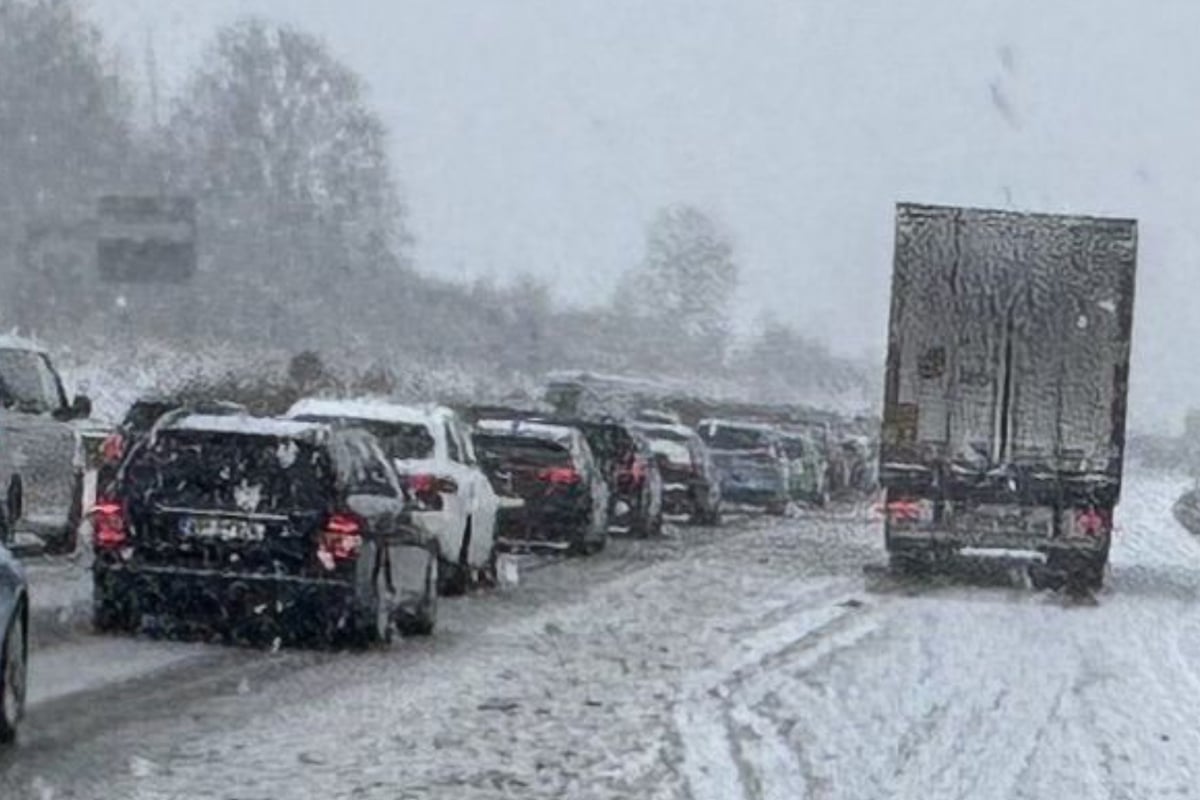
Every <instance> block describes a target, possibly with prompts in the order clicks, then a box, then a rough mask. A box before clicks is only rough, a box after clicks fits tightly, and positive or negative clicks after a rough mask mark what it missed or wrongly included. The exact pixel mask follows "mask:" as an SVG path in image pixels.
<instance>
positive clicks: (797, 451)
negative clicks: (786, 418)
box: [782, 431, 829, 507]
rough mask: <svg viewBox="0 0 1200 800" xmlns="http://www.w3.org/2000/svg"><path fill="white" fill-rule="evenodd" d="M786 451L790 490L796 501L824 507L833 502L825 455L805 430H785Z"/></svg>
mask: <svg viewBox="0 0 1200 800" xmlns="http://www.w3.org/2000/svg"><path fill="white" fill-rule="evenodd" d="M782 441H783V451H784V453H785V454H786V455H787V458H788V463H789V470H788V472H789V476H790V477H789V480H788V490H789V492H790V494H791V496H792V499H793V500H797V501H800V502H805V503H811V504H812V505H815V506H819V507H824V506H825V504H826V503H828V502H829V485H828V481H827V473H828V469H827V465H826V463H825V456H824V455H823V454H822V453H821V449H820V448H819V447H817V444H816V442H814V441H813V439H812V438H811V437H809V436H808V435H807V434H804V433H798V432H791V431H785V432H784V433H783V438H782Z"/></svg>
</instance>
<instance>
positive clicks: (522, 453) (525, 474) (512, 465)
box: [474, 434, 581, 500]
mask: <svg viewBox="0 0 1200 800" xmlns="http://www.w3.org/2000/svg"><path fill="white" fill-rule="evenodd" d="M474 441H475V448H476V450H477V451H478V452H479V453H480V454H481V455H482V456H483V457H484V460H485V461H486V462H487V463H488V468H487V472H488V478H489V479H490V480H492V482H493V485H495V487H496V490H497V491H498V492H500V493H501V494H506V495H510V496H516V497H521V498H524V499H526V500H533V499H537V498H540V497H545V496H546V495H549V494H562V493H563V491H564V490H565V489H573V488H577V487H578V486H580V485H581V484H578V483H576V484H570V485H568V484H559V483H555V482H553V481H551V480H550V479H549V476H550V475H551V474H553V472H552V471H554V470H559V471H565V470H574V469H576V466H575V462H574V459H572V457H571V452H570V451H569V450H567V448H565V447H564V446H562V445H561V444H558V443H557V442H552V441H549V440H546V439H537V438H534V437H531V436H504V435H496V434H476V435H475V440H474Z"/></svg>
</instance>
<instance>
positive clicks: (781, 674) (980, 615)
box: [0, 475, 1200, 800]
mask: <svg viewBox="0 0 1200 800" xmlns="http://www.w3.org/2000/svg"><path fill="white" fill-rule="evenodd" d="M1181 489H1182V484H1181V482H1179V481H1172V480H1169V479H1163V478H1151V477H1147V476H1136V475H1135V476H1134V477H1133V478H1131V480H1130V481H1129V484H1128V486H1127V490H1126V494H1125V500H1124V503H1123V505H1122V507H1121V510H1120V514H1119V518H1118V525H1119V532H1118V538H1117V540H1116V543H1115V545H1114V551H1113V569H1112V575H1111V577H1110V580H1109V588H1107V589H1106V590H1105V591H1104V592H1103V593H1101V595H1100V596H1099V598H1098V600H1099V602H1098V604H1097V605H1095V606H1085V605H1070V604H1065V603H1063V602H1062V601H1060V600H1059V599H1058V598H1057V597H1055V596H1053V595H1049V594H1045V593H1035V592H1032V591H1031V590H1030V589H1029V588H1027V586H1025V585H1024V584H1023V582H1021V581H1020V580H1013V579H1012V578H1010V573H1012V572H1013V571H1010V570H1008V569H1006V568H1005V567H1004V566H999V567H997V568H995V569H986V568H984V569H981V570H978V571H976V572H974V573H973V575H972V577H970V578H966V579H948V580H941V581H937V582H935V583H934V584H930V585H919V586H917V585H896V584H894V583H892V582H890V581H888V580H886V579H883V578H880V577H877V576H876V575H875V573H874V572H873V571H868V572H867V573H866V574H864V566H869V565H872V564H875V565H878V564H880V563H882V561H883V552H882V548H881V544H880V539H881V535H880V532H879V530H878V529H877V526H876V525H875V524H874V523H869V522H866V521H863V520H862V519H861V518H859V519H856V518H854V517H853V516H851V515H846V514H842V515H820V516H819V515H811V514H803V515H801V516H799V517H797V518H795V519H790V520H768V519H760V518H737V519H731V520H730V521H729V522H728V524H727V525H725V526H724V527H722V528H720V529H717V530H703V529H687V528H671V529H670V530H669V538H668V539H667V540H665V541H660V542H632V541H615V542H614V543H613V545H612V546H611V548H610V550H609V551H607V552H606V553H604V554H603V555H601V556H599V557H596V558H594V559H580V560H568V561H562V562H558V563H554V564H552V565H549V566H547V567H545V568H543V569H538V570H536V571H531V572H528V573H526V574H525V575H523V580H522V585H521V586H520V587H519V588H517V589H515V590H512V591H504V592H491V593H481V594H476V595H472V596H470V597H466V598H462V599H459V600H455V601H450V602H447V603H446V604H445V606H444V608H443V614H442V620H441V625H442V628H441V630H440V631H439V632H438V634H437V635H436V636H435V637H434V638H433V639H432V640H430V641H406V642H403V643H400V644H398V645H396V646H395V647H393V648H392V649H391V650H390V651H387V652H375V653H368V654H358V655H354V654H331V653H301V652H297V653H286V652H285V653H278V654H260V653H254V652H248V651H241V650H232V649H222V648H203V647H201V648H196V647H194V646H176V645H171V644H163V643H151V642H142V641H138V642H120V641H117V642H115V643H114V642H113V641H111V640H96V639H92V638H90V637H85V638H83V639H80V640H77V641H69V642H67V643H63V644H57V645H54V646H52V647H48V648H43V649H42V650H41V651H39V653H38V654H37V656H36V658H35V662H34V668H35V674H34V675H33V676H32V678H33V680H34V681H35V689H34V691H35V694H37V700H36V702H35V704H34V707H33V709H32V711H31V715H30V719H29V725H28V728H27V731H26V736H25V740H24V742H23V743H22V745H21V746H20V747H18V748H17V749H16V750H15V751H14V752H12V753H9V754H6V755H4V756H0V797H3V798H9V797H23V796H29V797H34V798H43V797H44V798H56V799H57V798H66V797H80V798H84V797H86V798H120V797H137V798H176V797H189V798H190V797H212V798H234V797H236V798H304V797H314V798H329V797H364V798H375V797H378V798H408V797H412V798H416V797H422V798H426V797H429V798H440V797H448V798H483V797H545V798H550V797H569V798H592V797H596V798H600V797H605V798H607V797H612V798H617V797H639V798H640V797H662V798H683V797H695V798H738V797H747V798H802V797H822V798H876V797H897V798H900V797H905V798H907V797H916V796H922V797H934V798H942V797H954V798H959V797H962V798H987V797H1004V798H1013V797H1022V798H1023V797H1030V798H1040V797H1050V796H1059V797H1089V798H1091V797H1128V798H1137V799H1138V800H1141V799H1142V798H1153V797H1192V796H1195V797H1200V723H1198V722H1196V720H1198V719H1200V606H1198V605H1197V598H1198V596H1200V545H1198V544H1197V542H1196V541H1195V540H1194V539H1193V538H1192V537H1191V536H1190V535H1188V534H1187V533H1185V532H1184V531H1182V530H1181V529H1180V528H1179V527H1178V526H1177V524H1176V523H1175V522H1174V520H1173V519H1172V517H1171V513H1170V507H1171V503H1172V502H1173V501H1174V499H1175V497H1176V496H1177V495H1178V493H1179V491H1180V490H1181ZM72 664H74V665H75V669H74V671H72V670H71V665H72ZM39 667H42V668H43V669H44V671H43V672H38V671H37V670H38V668H39ZM47 676H49V677H47ZM39 680H54V681H55V682H56V684H57V687H58V688H45V687H42V688H39V687H38V686H37V683H36V682H37V681H39ZM63 687H65V688H63Z"/></svg>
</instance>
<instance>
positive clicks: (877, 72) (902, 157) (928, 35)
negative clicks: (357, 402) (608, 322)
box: [90, 0, 1200, 425]
mask: <svg viewBox="0 0 1200 800" xmlns="http://www.w3.org/2000/svg"><path fill="white" fill-rule="evenodd" d="M90 5H91V6H92V8H93V16H94V18H95V19H96V21H97V22H98V23H99V24H100V25H101V27H102V29H103V30H104V31H105V33H106V34H107V36H108V38H109V41H110V42H111V43H112V44H113V46H114V47H115V48H118V49H119V50H120V51H121V52H122V58H123V60H124V61H125V62H126V64H127V67H128V69H129V71H130V72H131V74H133V75H135V76H136V77H137V78H138V79H141V78H143V77H144V75H145V70H144V64H143V54H144V51H145V41H146V37H147V34H148V33H152V35H153V37H154V41H155V43H156V49H157V54H158V60H159V64H160V69H161V72H162V74H163V75H164V80H165V82H166V84H167V86H168V88H170V87H174V86H178V84H179V83H180V80H181V78H182V76H184V75H186V72H187V70H188V69H189V68H190V67H192V66H194V65H195V64H196V63H197V62H198V60H199V58H200V57H201V55H202V53H203V47H204V46H205V45H206V43H207V41H208V40H209V38H210V37H211V34H212V33H213V31H214V30H215V28H216V27H217V26H218V25H220V24H222V23H226V22H229V21H232V20H234V19H236V18H237V17H239V16H241V15H244V14H248V13H253V14H258V15H261V16H264V17H267V18H271V19H276V20H280V21H285V22H288V23H291V24H294V25H296V26H298V27H300V28H303V29H306V30H309V31H312V32H314V33H317V34H319V35H321V36H322V37H323V38H324V39H325V40H326V41H327V42H328V44H329V45H330V47H331V48H332V50H333V52H334V53H335V54H336V55H337V56H338V57H339V58H341V59H342V60H343V61H345V62H346V63H348V64H349V65H350V66H351V67H352V68H353V69H355V70H356V71H358V72H359V73H360V74H362V75H363V76H364V77H365V78H366V80H367V82H368V84H369V86H370V90H371V92H370V100H371V102H372V103H373V104H374V105H375V106H376V107H377V108H378V109H379V111H380V113H381V115H382V116H383V118H384V120H385V122H386V123H387V124H388V125H389V127H390V130H391V135H392V145H393V150H394V161H395V167H396V172H397V176H398V178H399V179H400V181H401V183H402V185H403V186H404V190H405V194H406V196H407V199H408V202H409V204H410V207H411V220H410V222H411V227H412V229H413V232H414V234H415V236H416V238H417V245H416V250H415V253H414V255H415V258H416V260H417V262H418V265H419V266H420V267H421V268H422V269H424V270H426V271H428V272H432V273H438V274H441V275H444V276H448V277H463V278H469V277H474V276H479V275H489V274H490V275H494V276H496V277H498V278H504V277H506V276H510V275H512V274H513V273H515V272H517V271H519V270H528V271H531V272H534V273H536V274H540V275H543V276H545V277H547V278H549V279H551V280H552V281H553V284H554V286H555V289H556V292H557V293H558V294H559V296H560V297H562V298H564V299H567V300H569V301H572V302H577V303H590V302H594V301H598V300H601V299H603V298H605V297H606V296H607V294H608V292H609V291H610V288H611V287H612V285H613V284H614V282H615V280H616V278H617V275H618V274H619V273H620V272H621V270H623V269H624V268H625V267H626V266H628V265H629V264H630V263H632V262H634V261H636V260H637V259H638V257H639V255H640V252H641V247H642V237H643V230H644V224H645V222H646V220H648V219H649V218H650V217H651V215H652V214H653V212H654V210H655V209H656V208H657V207H658V206H660V205H662V204H665V203H668V202H672V201H687V202H694V203H696V204H698V205H700V206H702V207H704V208H706V209H708V210H709V211H710V212H712V213H713V214H714V215H715V216H716V217H718V218H719V219H720V220H721V221H722V222H723V223H724V224H725V226H726V227H727V228H728V229H729V230H731V231H732V233H733V235H734V237H735V239H736V245H737V253H738V258H739V261H740V264H741V267H742V275H743V288H742V291H741V293H740V296H739V308H740V309H741V317H742V320H743V322H744V323H747V324H748V323H750V322H752V321H753V319H754V318H755V316H756V314H757V313H758V311H759V310H760V309H764V308H769V309H771V310H772V311H773V312H774V313H775V314H776V315H778V316H779V317H781V318H784V319H788V320H792V321H794V322H795V323H796V324H797V325H798V326H799V327H801V328H802V329H805V330H806V331H808V332H810V333H814V334H819V335H823V336H824V337H826V338H827V339H828V340H829V341H830V343H831V344H832V345H833V346H834V348H835V349H836V350H838V351H841V352H845V353H849V354H859V353H861V352H863V351H864V350H868V349H870V350H872V351H873V352H875V353H881V352H882V350H883V346H884V334H885V329H886V314H887V295H888V290H889V279H890V270H891V263H890V259H891V246H892V227H891V226H892V211H893V204H894V203H895V202H896V201H897V200H914V201H923V202H938V203H964V204H974V205H986V206H999V207H1009V206H1012V207H1016V208H1023V209H1030V210H1041V211H1060V210H1063V211H1072V212H1081V213H1112V214H1119V215H1122V216H1135V217H1138V218H1139V220H1140V223H1141V249H1140V255H1141V259H1140V267H1139V269H1140V275H1139V300H1138V310H1137V314H1138V316H1137V319H1136V321H1135V336H1136V345H1135V363H1134V376H1133V379H1134V384H1135V386H1134V389H1135V391H1134V413H1135V415H1136V416H1138V417H1139V421H1140V422H1141V423H1142V424H1143V425H1152V424H1154V423H1155V422H1156V421H1157V420H1158V418H1159V417H1162V418H1163V419H1164V420H1165V419H1166V416H1165V415H1172V416H1173V415H1175V414H1177V413H1179V412H1180V409H1181V408H1182V407H1183V406H1185V405H1188V404H1190V403H1191V402H1192V401H1191V399H1190V398H1192V397H1196V396H1198V395H1200V371H1198V370H1196V369H1195V368H1194V366H1193V360H1192V359H1191V358H1190V352H1191V350H1192V349H1193V347H1194V345H1193V344H1192V341H1193V337H1194V335H1195V334H1197V333H1200V314H1196V313H1195V312H1194V311H1193V306H1194V303H1193V301H1192V299H1191V296H1192V294H1193V293H1194V292H1195V291H1196V289H1197V288H1200V281H1198V280H1197V279H1196V277H1195V273H1196V267H1197V266H1198V262H1200V240H1198V238H1197V229H1198V226H1200V193H1198V192H1197V187H1198V186H1200V180H1198V179H1200V113H1197V112H1198V111H1200V102H1198V100H1197V98H1200V91H1198V90H1200V48H1198V47H1197V45H1196V40H1195V31H1197V30H1200V4H1197V3H1188V2H1182V1H1181V2H1167V0H1159V1H1157V2H1155V3H1154V4H1153V5H1152V6H1151V5H1150V4H1143V3H1139V2H1120V3H1118V2H1103V0H1056V2H1054V3H1048V2H1045V0H1040V1H1039V0H1022V1H1020V2H999V1H997V2H982V1H981V0H922V1H921V2H919V3H918V2H896V0H871V1H868V0H819V1H818V0H807V1H802V0H794V1H792V2H785V1H784V0H739V2H732V0H729V1H727V2H714V1H713V0H655V1H654V2H646V1H645V0H243V2H237V1H236V0H90ZM1143 8H1146V9H1150V8H1152V9H1153V12H1151V11H1149V10H1143ZM1006 48H1007V50H1006ZM1006 52H1007V53H1008V54H1009V55H1010V56H1011V57H1010V58H1008V59H1007V61H1008V66H1006V65H1005V61H1006V58H1005V56H1004V53H1006ZM1195 402H1196V405H1200V397H1198V398H1197V400H1196V401H1195Z"/></svg>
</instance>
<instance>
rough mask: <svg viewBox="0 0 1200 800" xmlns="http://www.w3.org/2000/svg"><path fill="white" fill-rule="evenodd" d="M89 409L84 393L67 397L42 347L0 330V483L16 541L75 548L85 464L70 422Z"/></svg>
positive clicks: (80, 443) (73, 423) (56, 550)
mask: <svg viewBox="0 0 1200 800" xmlns="http://www.w3.org/2000/svg"><path fill="white" fill-rule="evenodd" d="M90 415H91V401H89V400H88V398H87V397H84V396H82V395H79V396H76V397H75V398H74V400H73V401H68V400H67V394H66V392H65V391H64V390H63V384H62V380H61V378H60V377H59V375H58V372H57V371H56V370H55V369H54V365H53V364H52V363H51V361H50V356H49V354H48V353H47V352H46V351H45V350H44V349H42V348H41V347H40V346H38V345H37V344H35V343H34V342H31V341H29V340H26V339H21V338H17V337H15V336H0V491H2V492H3V493H4V494H3V498H4V503H5V510H6V512H7V514H8V518H9V520H11V527H12V534H10V535H13V542H14V544H15V545H16V546H18V547H20V546H23V545H25V544H31V545H35V546H40V549H41V550H42V551H43V552H47V553H63V552H71V551H73V550H74V549H75V543H76V535H77V531H78V528H79V523H80V520H81V519H82V516H83V478H84V469H85V463H84V448H83V441H82V435H81V433H80V430H79V428H77V427H76V424H77V422H78V421H80V420H83V419H86V418H87V417H89V416H90ZM25 538H32V540H33V541H30V542H26V541H23V539H25Z"/></svg>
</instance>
